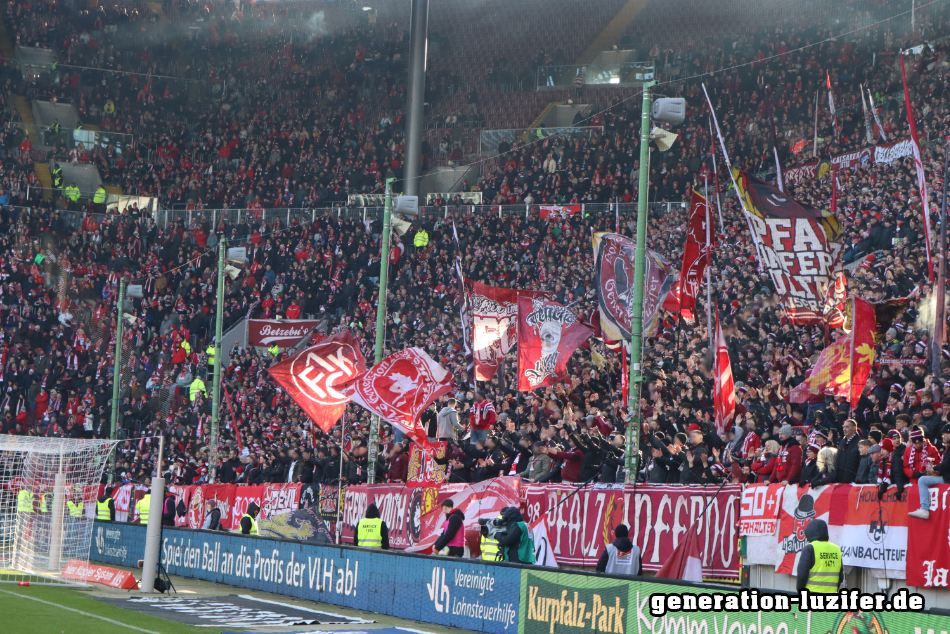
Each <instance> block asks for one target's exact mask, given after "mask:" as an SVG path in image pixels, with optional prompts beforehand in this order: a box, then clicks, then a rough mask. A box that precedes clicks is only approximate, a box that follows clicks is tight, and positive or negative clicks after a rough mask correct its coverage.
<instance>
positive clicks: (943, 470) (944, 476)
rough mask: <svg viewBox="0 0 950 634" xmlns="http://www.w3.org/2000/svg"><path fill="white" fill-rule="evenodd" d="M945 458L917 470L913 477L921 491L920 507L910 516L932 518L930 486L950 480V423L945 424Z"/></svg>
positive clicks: (943, 437)
mask: <svg viewBox="0 0 950 634" xmlns="http://www.w3.org/2000/svg"><path fill="white" fill-rule="evenodd" d="M941 437H942V439H943V458H942V459H941V460H940V464H938V465H936V466H931V465H928V467H927V471H926V472H923V473H921V472H919V471H918V472H915V473H914V474H913V477H914V478H916V479H917V490H918V491H920V508H919V509H917V510H916V511H913V512H911V513H908V514H907V515H909V516H910V517H916V518H917V519H921V520H929V519H930V487H931V486H934V485H937V484H944V483H945V482H950V425H945V426H944V428H943V433H942V434H941Z"/></svg>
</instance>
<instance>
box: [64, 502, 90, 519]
mask: <svg viewBox="0 0 950 634" xmlns="http://www.w3.org/2000/svg"><path fill="white" fill-rule="evenodd" d="M84 504H85V503H84V502H82V501H81V500H80V502H79V504H76V503H75V502H73V501H72V500H66V509H67V510H68V511H69V516H70V517H82V511H83V506H84Z"/></svg>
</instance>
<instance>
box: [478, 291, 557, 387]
mask: <svg viewBox="0 0 950 634" xmlns="http://www.w3.org/2000/svg"><path fill="white" fill-rule="evenodd" d="M466 284H467V286H468V287H469V292H470V295H469V299H470V303H471V311H472V322H473V325H474V328H473V329H472V340H473V342H474V346H473V350H474V355H473V356H474V358H475V378H476V379H478V380H479V381H491V379H492V377H494V376H495V373H496V372H497V371H498V366H499V365H500V364H501V360H502V359H504V358H505V355H506V354H508V352H509V351H510V350H511V349H512V348H514V347H515V345H516V344H517V343H518V326H517V322H516V319H517V316H518V297H520V296H522V295H524V296H526V297H540V296H541V295H542V293H540V292H538V291H519V290H514V289H510V288H496V287H494V286H488V285H487V284H480V283H478V282H474V281H472V280H466Z"/></svg>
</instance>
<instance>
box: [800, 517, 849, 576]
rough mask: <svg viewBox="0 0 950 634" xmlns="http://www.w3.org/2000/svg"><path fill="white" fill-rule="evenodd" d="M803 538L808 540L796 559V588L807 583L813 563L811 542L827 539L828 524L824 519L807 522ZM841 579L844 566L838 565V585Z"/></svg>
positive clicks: (813, 553) (813, 556)
mask: <svg viewBox="0 0 950 634" xmlns="http://www.w3.org/2000/svg"><path fill="white" fill-rule="evenodd" d="M805 539H807V540H808V545H807V546H805V548H804V549H803V550H802V554H801V557H800V558H799V560H798V569H797V570H796V573H797V575H798V579H797V581H796V588H797V589H798V590H804V589H805V587H806V586H807V585H808V576H809V573H810V572H811V569H812V568H813V567H814V565H815V547H814V546H812V542H815V541H819V542H826V541H828V524H827V523H825V520H817V519H816V520H812V521H811V522H809V523H808V526H806V527H805ZM839 556H840V554H839ZM839 561H840V560H839ZM842 581H844V567H843V566H840V567H839V571H838V585H839V586H840V585H841V583H842Z"/></svg>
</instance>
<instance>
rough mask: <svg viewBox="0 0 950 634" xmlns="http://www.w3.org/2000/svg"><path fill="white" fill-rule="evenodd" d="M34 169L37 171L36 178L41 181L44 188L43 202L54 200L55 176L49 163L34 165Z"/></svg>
mask: <svg viewBox="0 0 950 634" xmlns="http://www.w3.org/2000/svg"><path fill="white" fill-rule="evenodd" d="M33 169H34V171H36V177H37V178H39V179H40V185H42V186H43V200H52V199H53V175H52V174H51V173H50V171H49V163H34V164H33Z"/></svg>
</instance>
